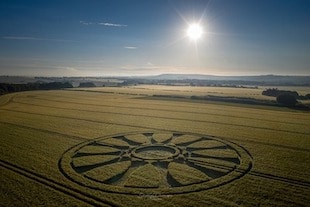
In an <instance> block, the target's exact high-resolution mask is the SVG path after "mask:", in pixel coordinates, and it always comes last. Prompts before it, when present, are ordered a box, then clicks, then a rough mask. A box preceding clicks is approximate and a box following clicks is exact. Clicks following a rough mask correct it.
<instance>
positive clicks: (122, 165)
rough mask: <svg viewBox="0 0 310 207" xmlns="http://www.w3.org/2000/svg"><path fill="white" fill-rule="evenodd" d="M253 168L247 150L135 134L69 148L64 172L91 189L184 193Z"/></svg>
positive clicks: (206, 139) (201, 139)
mask: <svg viewBox="0 0 310 207" xmlns="http://www.w3.org/2000/svg"><path fill="white" fill-rule="evenodd" d="M251 167H252V158H251V155H250V154H249V152H248V151H247V150H245V149H244V148H243V147H241V146H239V145H237V144H235V143H232V142H229V141H227V140H225V139H222V138H219V137H214V136H209V135H202V134H194V133H182V132H134V133H126V134H118V135H112V136H106V137H100V138H97V139H94V140H90V141H86V142H83V143H81V144H78V145H76V146H73V147H72V148H70V149H69V150H67V151H66V152H65V153H64V154H63V156H62V158H61V159H60V161H59V168H60V170H61V172H62V173H63V174H64V175H65V176H66V177H67V178H68V179H70V180H71V181H73V182H75V183H78V184H79V185H82V186H84V187H87V188H92V189H96V190H100V191H104V192H113V193H121V194H132V195H139V194H141V193H142V194H156V195H167V194H180V193H188V192H196V191H201V190H207V189H210V188H214V187H218V186H221V185H224V184H227V183H229V182H232V181H234V180H236V179H239V178H240V177H242V176H243V175H245V174H246V173H247V172H249V171H250V169H251Z"/></svg>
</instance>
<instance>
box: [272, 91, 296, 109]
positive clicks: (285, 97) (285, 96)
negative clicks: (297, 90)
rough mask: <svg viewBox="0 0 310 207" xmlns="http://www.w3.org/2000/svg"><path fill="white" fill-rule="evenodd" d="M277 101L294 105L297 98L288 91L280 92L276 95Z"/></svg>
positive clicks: (286, 104)
mask: <svg viewBox="0 0 310 207" xmlns="http://www.w3.org/2000/svg"><path fill="white" fill-rule="evenodd" d="M277 102H278V103H279V104H282V105H285V106H295V105H296V103H297V99H296V97H295V96H294V95H292V94H290V93H282V94H279V95H278V96H277Z"/></svg>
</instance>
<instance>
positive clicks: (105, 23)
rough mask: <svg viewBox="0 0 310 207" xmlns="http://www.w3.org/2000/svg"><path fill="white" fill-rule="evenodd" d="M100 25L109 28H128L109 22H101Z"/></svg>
mask: <svg viewBox="0 0 310 207" xmlns="http://www.w3.org/2000/svg"><path fill="white" fill-rule="evenodd" d="M98 24H99V25H103V26H108V27H127V25H126V24H113V23H109V22H100V23H98Z"/></svg>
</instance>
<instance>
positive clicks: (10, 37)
mask: <svg viewBox="0 0 310 207" xmlns="http://www.w3.org/2000/svg"><path fill="white" fill-rule="evenodd" d="M2 39H7V40H33V41H53V42H77V41H73V40H64V39H49V38H39V37H27V36H4V37H2Z"/></svg>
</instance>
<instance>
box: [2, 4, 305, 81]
mask: <svg viewBox="0 0 310 207" xmlns="http://www.w3.org/2000/svg"><path fill="white" fill-rule="evenodd" d="M193 23H197V24H199V25H200V26H201V27H202V28H203V34H202V37H201V38H199V39H198V40H196V41H193V40H191V39H190V38H189V37H188V36H187V29H188V27H189V26H190V25H191V24H193ZM164 73H165V74H167V73H169V74H171V73H173V74H208V75H225V76H235V75H265V74H275V75H310V1H308V0H44V1H42V0H24V1H22V0H19V1H18V0H1V1H0V75H23V76H24V75H26V76H140V75H158V74H164Z"/></svg>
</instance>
